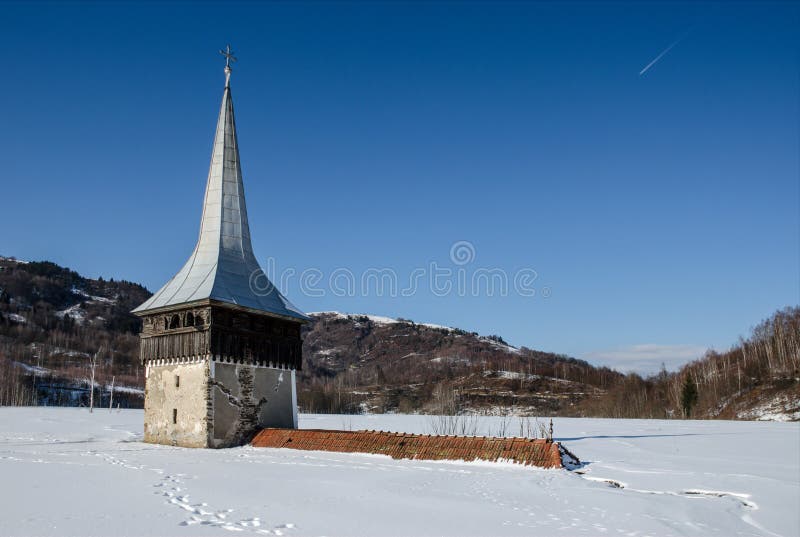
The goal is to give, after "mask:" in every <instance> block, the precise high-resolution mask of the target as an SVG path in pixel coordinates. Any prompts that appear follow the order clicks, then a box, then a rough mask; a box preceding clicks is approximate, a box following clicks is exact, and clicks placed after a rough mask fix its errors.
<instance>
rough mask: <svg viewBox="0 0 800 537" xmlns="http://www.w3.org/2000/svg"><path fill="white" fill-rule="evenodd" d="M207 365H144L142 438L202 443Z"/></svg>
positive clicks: (177, 443)
mask: <svg viewBox="0 0 800 537" xmlns="http://www.w3.org/2000/svg"><path fill="white" fill-rule="evenodd" d="M208 381H209V366H208V362H207V361H202V362H198V363H193V364H178V365H160V366H154V365H148V366H147V380H146V381H145V404H144V441H145V442H151V443H155V444H167V445H172V446H183V447H206V444H207V439H208V420H207V412H206V406H207V405H206V400H207V397H208Z"/></svg>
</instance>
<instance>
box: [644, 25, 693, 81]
mask: <svg viewBox="0 0 800 537" xmlns="http://www.w3.org/2000/svg"><path fill="white" fill-rule="evenodd" d="M684 37H686V35H685V34H684V35H682V36H680V37H679V38H678V39H676V40H675V41H673V42H672V44H671V45H670V46H668V47H667V48H665V49H664V50H662V51H661V54H659V55H658V56H656V57H655V58H653V61H651V62H650V63H648V64H647V65H645V66H644V69H642V70H641V71H639V76H642V75H643V74H645V73H646V72H647V70H648V69H650V68H651V67H653V66H654V65H655V64H656V62H657V61H658V60H660V59H661V58H663V57H664V54H666V53H667V52H669V51H670V50H672V47H674V46H675V45H677V44H678V43H680V42H681V41H683V38H684Z"/></svg>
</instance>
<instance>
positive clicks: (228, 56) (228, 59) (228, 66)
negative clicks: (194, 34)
mask: <svg viewBox="0 0 800 537" xmlns="http://www.w3.org/2000/svg"><path fill="white" fill-rule="evenodd" d="M219 53H220V54H222V55H223V56H225V87H226V88H227V87H228V85H229V84H230V82H231V62H235V61H236V57H235V56H234V55H233V51H232V50H231V46H230V45H228V46H226V47H225V50H220V51H219Z"/></svg>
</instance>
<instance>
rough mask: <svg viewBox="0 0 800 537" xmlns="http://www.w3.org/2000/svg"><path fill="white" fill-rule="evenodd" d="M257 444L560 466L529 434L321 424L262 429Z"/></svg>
mask: <svg viewBox="0 0 800 537" xmlns="http://www.w3.org/2000/svg"><path fill="white" fill-rule="evenodd" d="M252 445H253V446H255V447H270V448H289V449H301V450H307V451H336V452H340V453H375V454H379V455H388V456H390V457H392V458H393V459H424V460H465V461H474V460H484V461H498V460H507V461H512V462H516V463H519V464H523V465H527V466H540V467H542V468H561V467H562V462H561V453H560V450H559V444H558V443H557V442H549V441H547V440H539V439H530V438H493V437H486V436H430V435H420V434H408V433H388V432H383V431H332V430H323V429H263V430H262V431H261V432H259V433H258V434H257V435H256V437H255V438H254V439H253V442H252Z"/></svg>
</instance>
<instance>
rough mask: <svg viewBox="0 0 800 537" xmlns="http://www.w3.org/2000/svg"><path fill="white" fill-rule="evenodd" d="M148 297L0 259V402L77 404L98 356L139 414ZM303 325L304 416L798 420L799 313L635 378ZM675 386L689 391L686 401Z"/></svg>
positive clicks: (370, 331) (322, 319)
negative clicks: (682, 363) (140, 315)
mask: <svg viewBox="0 0 800 537" xmlns="http://www.w3.org/2000/svg"><path fill="white" fill-rule="evenodd" d="M149 296H150V292H149V291H148V290H147V289H145V288H144V287H143V286H141V285H139V284H136V283H132V282H127V281H115V280H114V279H108V280H104V279H102V278H100V279H96V280H95V279H90V278H84V277H82V276H80V275H79V274H77V273H75V272H74V271H71V270H69V269H66V268H63V267H60V266H58V265H56V264H54V263H50V262H29V263H26V262H22V261H18V260H15V259H11V258H2V257H0V404H60V405H80V404H85V403H86V401H87V400H88V392H89V382H88V380H87V379H88V377H89V374H88V371H89V368H88V365H89V359H90V357H92V356H95V355H97V357H98V366H97V369H96V386H97V388H96V389H97V395H96V397H98V400H99V401H100V403H101V404H107V397H108V392H109V387H110V384H111V382H112V378H113V379H114V383H115V386H116V387H117V388H116V390H115V396H114V400H115V401H116V402H117V403H119V404H121V405H123V406H141V404H142V396H143V385H144V378H143V373H144V372H143V368H142V367H141V365H140V364H139V361H138V359H139V354H138V344H139V343H138V336H137V334H138V331H139V328H140V322H139V320H138V319H137V318H136V317H135V316H134V315H132V314H131V313H130V310H131V309H133V308H134V307H136V306H137V305H139V304H140V303H142V302H143V301H144V300H146V299H147V298H148V297H149ZM312 318H313V322H311V323H309V324H308V325H307V326H306V327H305V328H304V331H303V332H304V333H303V337H304V343H303V370H302V371H301V372H300V373H299V374H298V400H299V404H300V406H301V409H303V410H304V411H309V412H427V413H493V414H505V413H515V414H526V415H535V416H545V415H571V416H607V417H652V418H666V417H680V416H683V415H685V414H686V412H687V411H688V412H690V413H691V415H692V416H694V417H710V418H713V417H720V418H734V419H736V418H738V419H758V418H767V419H769V418H775V419H792V418H793V419H800V381H798V377H800V373H798V369H800V364H799V363H798V360H800V337H798V334H800V310H799V309H798V308H788V309H786V310H783V311H780V312H778V313H776V314H775V315H774V316H773V317H772V318H770V319H769V320H767V321H764V322H763V323H762V324H760V325H758V327H756V328H755V329H754V330H753V332H752V334H751V336H750V337H749V338H748V339H746V340H744V339H743V340H741V341H740V342H739V344H738V345H735V346H734V347H733V348H731V349H730V350H729V351H727V352H724V353H714V352H709V353H708V354H707V356H706V357H704V358H703V359H702V360H699V361H697V362H695V363H692V364H689V365H687V366H686V367H684V368H683V369H681V371H678V372H666V371H665V372H662V373H661V374H660V375H657V376H654V377H651V378H647V379H644V378H641V377H640V376H638V375H633V374H629V375H623V374H621V373H619V372H616V371H613V370H610V369H608V368H598V367H594V366H592V365H591V364H589V363H587V362H585V361H582V360H576V359H574V358H570V357H568V356H564V355H557V354H551V353H545V352H540V351H536V350H532V349H527V348H524V347H522V348H515V347H512V346H510V345H508V344H507V343H506V342H505V341H504V340H503V339H502V337H500V336H496V335H491V336H481V335H478V334H476V333H472V332H466V331H464V330H460V329H458V328H451V327H443V326H435V325H429V324H425V323H417V322H413V321H411V320H406V319H390V318H386V317H378V316H372V315H348V314H342V313H337V312H321V313H316V314H312ZM687 384H688V385H690V386H688V388H691V389H689V390H688V391H689V392H691V390H692V389H693V390H694V393H695V394H696V396H694V397H689V398H688V399H689V400H688V401H687V397H686V395H687ZM688 395H691V393H689V394H688ZM687 402H689V403H690V404H689V407H688V408H685V407H686V405H685V403H687Z"/></svg>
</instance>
